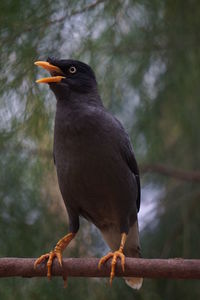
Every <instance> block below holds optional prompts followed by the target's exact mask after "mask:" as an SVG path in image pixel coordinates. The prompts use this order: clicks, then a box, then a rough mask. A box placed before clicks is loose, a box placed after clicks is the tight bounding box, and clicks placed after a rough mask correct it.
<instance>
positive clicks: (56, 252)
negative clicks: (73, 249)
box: [34, 232, 75, 279]
mask: <svg viewBox="0 0 200 300" xmlns="http://www.w3.org/2000/svg"><path fill="white" fill-rule="evenodd" d="M74 236H75V233H72V232H70V233H68V234H67V235H65V236H64V237H63V238H62V239H60V240H59V241H58V242H57V244H56V246H55V248H54V249H53V250H52V251H50V252H49V253H46V254H43V255H41V256H40V257H39V258H38V259H37V260H36V261H35V263H34V268H36V267H37V265H39V264H40V263H41V262H43V261H44V260H45V259H48V261H47V277H48V279H51V266H52V263H53V260H54V258H55V257H57V259H58V262H59V264H60V265H61V266H62V252H63V251H64V250H65V248H66V247H67V246H68V244H69V243H70V242H71V240H72V239H73V238H74Z"/></svg>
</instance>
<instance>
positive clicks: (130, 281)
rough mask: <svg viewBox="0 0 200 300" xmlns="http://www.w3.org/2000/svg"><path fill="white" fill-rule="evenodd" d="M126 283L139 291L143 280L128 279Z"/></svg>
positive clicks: (137, 278) (136, 278)
mask: <svg viewBox="0 0 200 300" xmlns="http://www.w3.org/2000/svg"><path fill="white" fill-rule="evenodd" d="M124 279H125V282H126V284H127V285H128V286H130V287H131V288H132V289H135V290H139V289H140V288H141V287H142V283H143V278H139V277H126V278H124Z"/></svg>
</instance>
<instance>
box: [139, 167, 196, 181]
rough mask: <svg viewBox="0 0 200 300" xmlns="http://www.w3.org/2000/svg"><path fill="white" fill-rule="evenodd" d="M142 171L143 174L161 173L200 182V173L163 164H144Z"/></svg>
mask: <svg viewBox="0 0 200 300" xmlns="http://www.w3.org/2000/svg"><path fill="white" fill-rule="evenodd" d="M140 170H141V173H147V172H153V173H160V174H163V175H165V176H170V177H174V178H176V179H180V180H184V181H195V182H200V171H190V170H184V169H179V168H174V167H170V166H167V165H163V164H144V165H141V166H140Z"/></svg>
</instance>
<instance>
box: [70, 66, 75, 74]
mask: <svg viewBox="0 0 200 300" xmlns="http://www.w3.org/2000/svg"><path fill="white" fill-rule="evenodd" d="M69 72H70V73H72V74H74V73H76V68H75V67H73V66H72V67H70V68H69Z"/></svg>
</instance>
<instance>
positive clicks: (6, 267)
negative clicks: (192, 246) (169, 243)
mask: <svg viewBox="0 0 200 300" xmlns="http://www.w3.org/2000/svg"><path fill="white" fill-rule="evenodd" d="M34 262H35V258H7V257H6V258H0V277H13V276H14V277H16V276H20V277H45V276H46V272H47V270H46V264H45V263H42V264H41V265H40V266H38V267H37V268H36V269H34ZM98 262H99V259H97V258H67V259H64V260H63V267H62V268H61V267H60V266H59V264H58V262H57V260H55V261H54V263H53V267H52V275H53V276H64V277H66V276H72V277H108V276H109V275H110V261H109V262H108V263H106V264H105V265H104V266H102V269H101V270H98V267H97V266H98ZM116 276H117V277H120V276H123V277H126V276H127V277H132V276H136V277H146V278H173V279H200V260H198V259H181V258H175V259H138V258H126V264H125V272H124V273H123V272H122V270H121V266H120V264H119V262H118V264H117V268H116Z"/></svg>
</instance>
